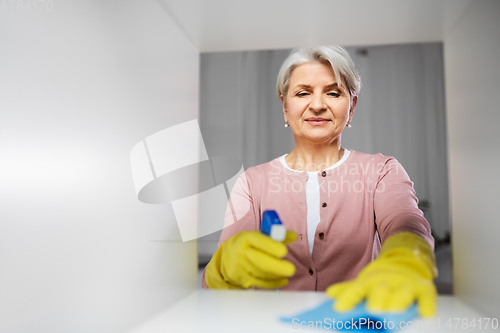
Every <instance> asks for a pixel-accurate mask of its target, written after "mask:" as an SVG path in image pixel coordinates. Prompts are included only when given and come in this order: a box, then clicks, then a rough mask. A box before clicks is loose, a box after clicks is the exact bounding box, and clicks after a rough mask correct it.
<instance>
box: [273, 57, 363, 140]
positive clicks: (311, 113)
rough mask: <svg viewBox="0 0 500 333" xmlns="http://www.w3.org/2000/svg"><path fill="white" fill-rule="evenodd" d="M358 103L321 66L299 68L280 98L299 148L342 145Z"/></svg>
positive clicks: (333, 75)
mask: <svg viewBox="0 0 500 333" xmlns="http://www.w3.org/2000/svg"><path fill="white" fill-rule="evenodd" d="M356 102H357V97H354V98H353V99H352V100H351V97H350V95H349V90H348V89H347V88H346V86H345V83H343V82H337V80H336V79H335V73H334V72H333V70H332V68H331V67H330V66H329V65H325V64H322V63H305V64H303V65H300V66H298V67H296V68H295V69H294V71H293V72H292V75H291V77H290V86H289V88H288V93H287V95H286V96H281V103H282V104H283V113H284V116H285V122H288V123H289V124H290V128H291V129H292V131H293V134H294V136H295V142H296V144H297V143H302V142H309V143H324V144H332V143H335V142H339V143H340V134H341V133H342V131H343V130H344V128H345V126H346V124H347V123H348V122H350V121H351V118H352V115H353V112H354V107H355V106H356Z"/></svg>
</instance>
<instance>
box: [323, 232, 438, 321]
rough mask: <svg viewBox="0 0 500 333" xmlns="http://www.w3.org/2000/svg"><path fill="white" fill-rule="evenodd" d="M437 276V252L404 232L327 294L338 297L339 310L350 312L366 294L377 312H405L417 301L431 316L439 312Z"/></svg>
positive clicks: (383, 246)
mask: <svg viewBox="0 0 500 333" xmlns="http://www.w3.org/2000/svg"><path fill="white" fill-rule="evenodd" d="M436 276H437V269H436V263H435V259H434V253H433V251H432V249H431V247H430V246H429V244H428V243H427V242H426V241H425V240H424V239H422V238H421V237H419V236H417V235H415V234H412V233H409V232H402V233H398V234H395V235H392V236H391V237H389V238H387V240H386V241H385V242H384V244H383V245H382V248H381V250H380V253H379V257H378V258H377V259H375V260H374V261H373V262H371V263H370V264H368V265H367V266H366V267H365V268H364V269H363V270H362V271H361V272H360V273H359V274H358V276H357V277H356V278H355V279H354V280H351V281H348V282H343V283H338V284H334V285H332V286H330V287H329V288H328V289H327V290H326V293H327V294H328V296H330V297H333V298H335V299H336V302H335V307H334V309H335V310H338V311H347V310H350V309H352V308H353V307H354V306H356V305H357V304H358V303H359V302H360V301H362V300H363V299H364V298H365V297H366V298H367V307H368V309H369V310H373V311H403V310H405V309H407V308H408V307H409V306H410V305H411V304H413V302H414V301H415V300H417V302H418V307H419V314H420V315H421V316H423V317H431V316H433V315H434V314H435V312H436V298H437V292H436V287H435V286H434V283H433V281H432V280H433V278H434V277H436Z"/></svg>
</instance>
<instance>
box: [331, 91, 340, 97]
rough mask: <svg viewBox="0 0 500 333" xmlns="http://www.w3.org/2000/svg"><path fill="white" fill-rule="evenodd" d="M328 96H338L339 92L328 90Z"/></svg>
mask: <svg viewBox="0 0 500 333" xmlns="http://www.w3.org/2000/svg"><path fill="white" fill-rule="evenodd" d="M328 96H332V97H339V96H340V94H339V93H337V92H334V91H330V92H329V93H328Z"/></svg>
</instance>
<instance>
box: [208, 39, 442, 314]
mask: <svg viewBox="0 0 500 333" xmlns="http://www.w3.org/2000/svg"><path fill="white" fill-rule="evenodd" d="M360 83H361V82H360V78H359V75H358V73H357V71H356V69H355V67H354V64H353V62H352V60H351V58H350V56H349V55H348V53H347V52H346V51H345V50H344V49H343V48H341V47H338V46H319V47H313V48H303V49H297V50H294V51H292V53H291V54H290V55H289V57H288V58H287V59H286V60H285V62H284V63H283V66H282V68H281V70H280V72H279V75H278V82H277V92H278V96H279V98H280V99H281V103H282V105H283V114H284V120H285V127H289V128H290V129H291V130H292V132H293V135H294V140H295V147H294V149H293V150H292V151H291V152H290V153H289V154H287V155H284V156H281V157H278V158H276V159H274V160H273V161H271V162H268V163H264V164H261V165H258V166H255V167H252V168H249V169H248V170H246V172H245V173H243V174H242V175H241V176H240V177H239V178H238V180H237V182H236V184H235V186H234V188H233V191H232V193H231V199H230V202H229V205H228V209H227V212H226V220H225V228H224V229H223V231H222V234H221V239H220V242H219V248H218V250H217V252H216V253H215V254H214V255H213V257H212V259H211V261H210V262H209V264H208V265H207V267H206V268H205V272H204V276H203V287H205V288H207V287H209V288H214V289H232V288H250V287H257V288H267V289H274V288H281V289H284V290H326V292H327V294H328V295H329V296H331V297H334V298H336V302H335V307H336V309H337V310H349V309H351V308H353V307H354V306H355V305H356V304H358V303H359V302H360V301H361V300H363V299H364V298H366V299H367V306H368V308H369V309H373V310H403V309H405V308H407V307H408V306H409V305H410V304H412V303H413V302H414V301H415V300H417V301H418V304H419V311H420V314H421V315H423V316H432V315H433V314H434V312H435V304H436V289H435V287H434V284H433V281H432V279H433V278H434V277H435V276H436V275H437V270H436V268H435V261H434V254H433V248H434V239H433V238H432V236H431V232H430V227H429V224H428V223H427V221H426V220H425V218H424V216H423V213H422V211H421V210H419V209H418V206H417V202H418V201H417V198H416V197H415V192H414V189H413V183H412V182H411V181H410V179H409V177H408V175H407V173H406V172H405V170H404V169H403V167H402V166H401V164H400V163H399V162H398V161H397V160H396V159H394V158H393V157H388V156H384V155H382V154H373V155H372V154H364V153H360V152H356V151H353V150H348V149H344V148H342V146H341V136H342V132H343V131H344V130H345V129H346V128H350V127H351V125H350V123H351V120H352V117H353V114H354V109H355V107H356V104H357V102H358V93H359V90H360ZM265 210H275V211H277V213H278V214H279V216H280V218H281V220H282V223H283V224H284V225H285V226H286V228H287V230H289V231H288V233H287V237H286V239H285V241H284V242H282V243H281V242H276V241H274V240H272V239H271V238H269V237H267V236H265V235H263V234H261V233H260V232H259V231H258V230H259V229H260V223H261V217H262V213H263V212H264V211H265Z"/></svg>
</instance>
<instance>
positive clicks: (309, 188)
mask: <svg viewBox="0 0 500 333" xmlns="http://www.w3.org/2000/svg"><path fill="white" fill-rule="evenodd" d="M350 153H351V152H350V151H349V149H344V156H342V158H341V159H340V160H339V161H338V162H337V163H335V164H334V165H332V166H330V167H328V168H326V169H324V170H331V169H335V168H336V167H338V166H339V165H341V164H342V163H344V161H345V160H346V159H347V157H349V154H350ZM286 155H288V154H285V155H283V156H281V157H280V162H281V164H283V166H284V167H285V168H287V169H289V170H293V169H292V168H290V167H289V166H288V165H287V164H286V160H285V156H286ZM293 171H295V172H302V171H298V170H293ZM318 174H319V171H310V172H308V175H309V176H308V177H307V181H306V200H307V243H308V245H309V255H310V256H312V251H313V247H314V235H315V234H316V227H317V226H318V224H319V221H320V214H319V211H320V198H319V182H318Z"/></svg>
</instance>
